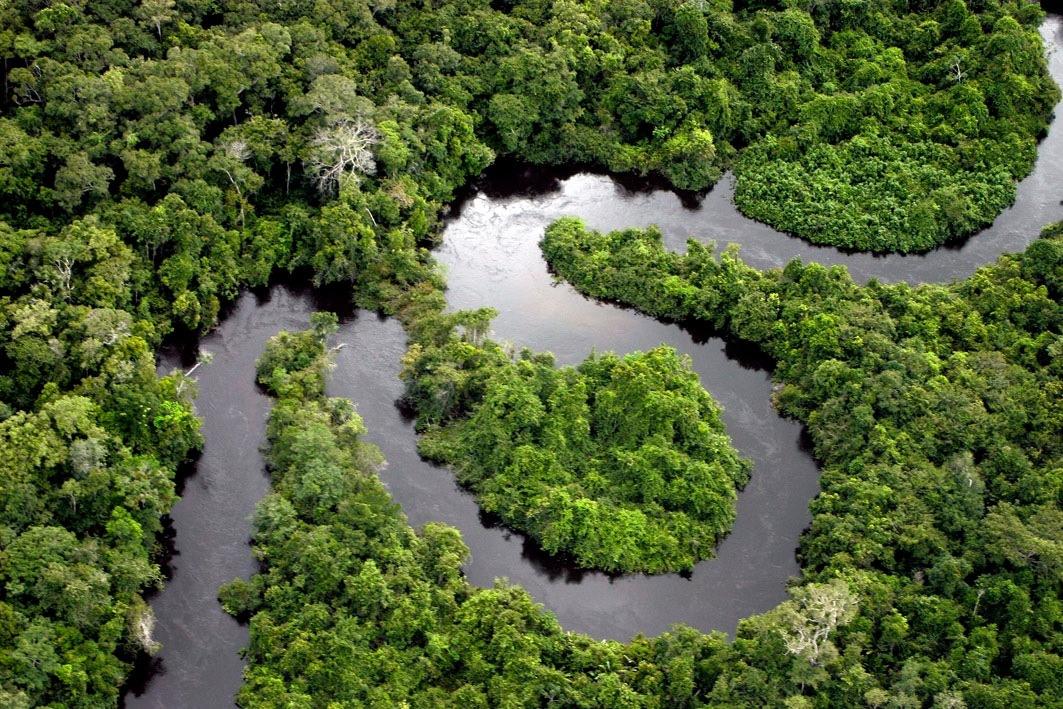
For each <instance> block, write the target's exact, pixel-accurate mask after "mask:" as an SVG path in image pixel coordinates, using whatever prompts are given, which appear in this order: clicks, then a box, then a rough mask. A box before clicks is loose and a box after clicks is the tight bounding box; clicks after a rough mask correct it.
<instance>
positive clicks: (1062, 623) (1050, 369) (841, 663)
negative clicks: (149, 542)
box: [221, 219, 1063, 707]
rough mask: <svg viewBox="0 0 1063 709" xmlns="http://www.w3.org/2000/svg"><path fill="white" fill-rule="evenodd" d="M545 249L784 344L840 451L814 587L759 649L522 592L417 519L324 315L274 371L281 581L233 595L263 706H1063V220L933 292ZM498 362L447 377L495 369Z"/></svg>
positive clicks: (827, 485) (557, 242) (471, 362)
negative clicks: (401, 503) (598, 621)
mask: <svg viewBox="0 0 1063 709" xmlns="http://www.w3.org/2000/svg"><path fill="white" fill-rule="evenodd" d="M543 246H544V251H545V253H546V254H547V256H548V258H549V259H550V261H551V263H552V265H553V266H554V267H555V268H556V269H557V270H558V272H559V274H561V275H562V276H563V277H565V278H568V279H570V280H571V281H572V282H573V283H575V284H576V285H577V286H578V287H579V288H580V289H581V290H584V291H585V292H587V293H590V294H594V295H597V296H600V297H609V298H612V299H616V300H621V301H623V302H627V303H631V304H633V305H636V306H637V307H639V308H641V309H644V310H646V311H647V312H651V313H653V314H656V315H659V316H662V317H670V318H696V319H699V320H704V321H707V322H711V323H712V324H713V325H714V326H715V327H717V328H719V329H720V330H721V331H723V332H725V333H727V334H729V335H730V336H732V337H738V338H741V339H743V340H747V341H750V342H754V343H758V344H760V345H761V346H762V347H764V349H765V350H766V351H767V352H768V354H770V355H771V356H772V357H773V358H774V359H776V361H777V369H776V376H777V377H778V378H779V380H780V382H781V383H782V384H783V386H782V388H781V389H780V391H779V393H778V403H779V405H780V406H781V407H782V408H783V409H784V410H785V411H787V412H788V413H791V414H792V415H794V416H796V417H798V418H801V419H802V420H804V421H806V422H807V423H808V426H809V429H810V430H811V432H812V435H813V438H814V440H815V445H816V455H817V456H818V457H820V458H821V459H822V460H823V461H824V462H825V468H824V472H823V480H822V483H823V493H822V494H821V495H820V496H819V497H817V498H816V500H815V502H814V505H813V512H814V518H813V525H812V527H811V529H810V530H809V531H808V532H807V534H806V535H805V538H804V539H803V541H802V545H801V551H800V554H801V559H802V562H803V566H804V572H803V576H802V578H801V579H800V581H799V583H797V584H796V585H795V586H794V587H793V588H792V589H791V598H790V600H788V601H786V602H784V603H783V604H781V605H780V606H778V607H777V608H775V609H773V610H771V611H769V612H767V613H764V614H762V615H759V616H754V617H751V618H747V619H745V620H743V621H742V622H741V623H740V624H739V628H738V631H737V637H736V638H735V640H734V641H733V642H729V641H728V640H727V639H726V638H725V637H724V636H723V635H722V634H719V633H714V634H708V635H704V634H700V633H697V632H695V631H692V630H690V629H685V628H681V627H677V628H676V629H674V630H673V631H672V632H669V633H665V634H663V635H661V636H659V637H656V638H652V639H648V638H643V637H638V638H635V639H634V640H633V641H632V642H631V643H628V644H621V643H617V642H613V641H595V640H591V639H589V638H587V637H585V636H582V635H579V634H576V633H571V632H564V631H562V629H561V628H560V627H559V626H558V624H557V623H556V621H555V620H554V619H553V617H552V616H551V615H550V614H549V613H547V612H545V611H544V610H542V608H541V607H538V606H537V605H536V604H534V603H533V601H532V600H531V599H530V598H529V597H528V595H527V594H526V593H525V592H523V591H522V590H520V589H518V588H513V587H509V586H507V585H505V584H499V585H496V587H495V588H493V589H477V588H475V587H471V586H470V585H469V584H467V583H466V582H465V581H464V580H463V579H462V577H461V574H460V564H461V561H462V559H463V558H464V555H465V554H466V553H467V551H466V549H465V547H464V546H463V545H462V543H461V540H460V536H459V535H458V534H457V533H456V532H455V531H454V530H452V529H449V528H447V527H445V526H442V525H438V524H429V525H426V526H425V528H424V529H423V530H421V532H420V533H415V532H413V531H412V530H411V529H410V528H409V527H408V525H407V524H406V523H405V521H404V519H403V517H402V515H401V513H400V511H399V510H398V509H397V508H396V506H395V505H394V504H393V503H392V502H391V501H390V499H389V497H388V495H387V494H386V491H385V490H384V489H383V487H382V486H381V485H380V483H379V480H378V479H377V478H376V477H375V475H374V474H373V471H372V466H373V465H374V464H375V463H376V462H377V460H378V458H377V455H376V454H375V453H374V452H373V451H371V450H368V449H367V447H366V446H365V445H364V444H361V443H359V442H357V437H358V435H359V434H360V433H361V431H362V426H361V424H360V420H359V419H358V418H357V415H356V414H354V413H353V411H352V409H351V407H350V405H349V404H348V403H347V402H345V401H342V400H329V399H326V398H325V397H324V394H323V392H324V379H325V377H326V376H327V367H328V362H327V354H326V349H325V344H324V343H325V338H326V337H327V335H328V332H329V331H330V324H331V323H332V322H334V321H333V320H331V319H330V318H329V317H328V316H317V320H316V327H315V329H314V330H312V331H307V332H304V333H299V334H295V335H290V334H287V333H285V334H282V335H280V336H278V337H277V338H275V339H274V340H273V341H272V342H271V343H270V345H269V347H268V348H267V352H266V354H265V355H264V357H263V360H262V361H261V363H260V366H259V377H260V381H262V382H263V383H264V384H265V385H266V386H267V387H268V389H269V390H270V391H271V393H273V394H274V396H276V397H278V400H277V403H276V405H275V408H274V412H273V414H272V416H271V419H270V425H269V438H270V452H269V460H270V464H271V470H272V473H273V477H274V485H275V490H276V492H275V493H274V494H273V495H271V496H270V497H269V498H267V499H266V500H265V501H263V503H262V504H261V505H260V508H259V512H258V513H257V516H256V521H255V522H256V537H255V544H256V551H257V554H258V556H259V558H260V559H261V560H262V562H263V564H264V566H265V569H266V570H265V572H264V573H263V574H262V575H259V576H256V577H254V578H253V579H251V580H250V581H249V582H245V581H237V582H234V583H233V584H230V585H229V586H227V587H226V588H225V589H223V591H222V596H221V597H222V599H223V602H224V603H225V605H226V607H227V608H228V609H229V610H230V611H231V612H233V613H237V614H249V615H250V616H251V629H252V641H251V646H250V648H249V652H248V657H249V660H250V663H251V664H250V667H249V669H248V673H247V677H248V683H247V684H246V685H245V687H244V689H243V691H242V694H241V697H240V701H241V704H242V705H243V706H307V707H312V706H321V707H324V706H328V705H329V703H330V702H338V703H340V704H344V703H348V704H352V705H359V704H365V705H379V706H386V705H398V704H403V703H405V704H406V705H408V706H417V707H429V706H483V707H488V706H547V705H551V704H560V705H563V706H586V707H592V706H601V707H616V706H631V707H636V706H651V707H652V706H696V705H710V706H783V705H785V706H789V707H810V706H822V707H826V706H871V707H883V706H891V707H917V706H935V707H962V706H971V707H1013V706H1022V707H1034V706H1055V705H1057V704H1059V702H1060V701H1063V685H1061V683H1060V678H1061V677H1063V672H1061V670H1063V658H1061V657H1060V648H1061V644H1063V603H1061V602H1060V591H1061V584H1063V546H1061V544H1060V539H1061V538H1063V514H1061V512H1060V509H1059V503H1060V500H1061V497H1063V477H1061V476H1060V470H1061V469H1063V465H1061V463H1063V454H1061V453H1063V452H1061V446H1063V440H1061V437H1060V436H1059V432H1060V431H1061V430H1063V396H1060V394H1061V393H1063V370H1061V369H1060V363H1061V362H1063V358H1061V357H1060V356H1059V355H1060V351H1059V349H1060V346H1061V345H1060V343H1061V342H1063V306H1061V304H1060V296H1061V294H1063V226H1057V227H1053V228H1051V229H1048V230H1046V232H1045V234H1044V235H1043V238H1042V239H1041V240H1039V241H1037V242H1035V243H1034V244H1033V245H1032V246H1031V247H1030V248H1029V249H1028V250H1027V252H1026V253H1024V254H1021V255H1015V256H1005V257H1002V258H1001V259H1000V260H999V262H998V263H996V264H995V265H991V266H987V267H984V268H983V269H981V270H979V271H978V272H977V273H976V274H975V275H973V276H972V277H971V278H969V279H967V280H965V281H963V282H960V283H957V284H955V285H951V286H921V287H919V288H912V287H910V286H907V285H903V284H900V285H889V286H886V285H881V284H878V283H874V282H872V283H871V284H869V285H868V286H857V285H855V284H853V283H852V281H851V280H850V279H849V277H848V275H847V274H846V272H845V271H844V270H843V269H840V268H830V269H828V268H824V267H822V266H818V265H809V266H805V265H802V264H800V263H799V262H793V263H791V264H790V265H789V266H787V267H786V268H785V269H783V270H777V271H770V272H761V271H756V270H754V269H751V268H749V267H747V266H745V265H744V264H742V262H741V261H740V260H739V259H738V258H737V257H736V255H735V253H734V252H733V251H729V252H727V253H725V254H724V255H723V256H722V257H721V258H719V259H716V258H714V257H713V256H712V252H711V250H710V249H708V248H706V247H704V246H700V245H699V244H697V243H696V242H691V243H690V244H689V246H688V248H689V252H688V254H687V255H682V256H681V255H677V254H675V253H671V252H668V251H666V250H665V249H664V248H663V246H662V245H661V239H660V234H659V233H657V232H656V231H654V230H652V229H651V230H645V231H638V230H630V231H624V232H616V233H613V234H608V235H603V234H599V233H595V232H590V231H587V230H586V229H585V228H584V227H583V226H582V224H580V222H579V221H578V220H574V219H569V220H562V221H560V222H558V223H556V224H555V225H554V226H552V227H551V229H550V230H549V232H548V233H547V235H546V238H545V239H544V242H543ZM489 316H490V313H484V312H477V313H455V314H436V315H435V316H431V317H425V318H423V321H424V322H427V321H429V320H433V319H434V320H436V323H435V326H434V327H430V328H426V329H423V330H420V331H419V335H420V337H419V340H420V342H421V343H428V342H432V341H434V342H437V343H447V344H448V345H449V346H450V347H451V348H457V346H458V343H465V344H466V345H467V346H468V347H469V348H471V349H478V348H480V347H482V345H480V344H477V343H478V342H479V341H480V339H481V338H482V327H477V325H478V324H479V325H481V326H482V324H483V323H484V322H485V321H486V319H487V318H489ZM459 326H460V327H459ZM455 329H458V330H460V331H461V333H462V334H461V335H460V336H459V335H456V334H455V333H454V330H455ZM415 331H416V330H415ZM428 333H430V334H428ZM421 346H422V347H424V346H426V345H425V344H421ZM422 356H423V355H420V354H419V353H418V348H417V347H414V349H413V351H412V352H411V357H412V358H414V359H417V360H419V359H420V358H421V357H422ZM483 359H484V358H483V357H482V356H480V357H470V358H468V359H467V360H464V361H463V362H461V363H458V364H455V363H456V362H458V361H459V358H456V357H452V358H450V359H449V360H447V361H445V362H441V365H440V366H439V367H438V368H437V369H436V370H435V371H436V372H437V374H440V376H449V377H450V378H451V380H452V381H454V382H457V381H460V380H462V379H465V378H476V377H480V376H483V370H484V369H485V367H484V366H483V363H482V360H483ZM529 359H530V360H531V361H532V362H533V363H534V362H535V360H536V358H535V357H534V356H532V355H530V354H527V355H525V356H524V357H523V358H520V359H518V362H526V361H528V360H529ZM437 362H440V360H437ZM542 364H543V365H544V366H547V365H548V360H546V361H543V362H542ZM518 366H520V365H518ZM525 366H528V365H525ZM549 371H556V370H549ZM442 373H447V374H445V375H444V374H442ZM437 381H438V380H437ZM444 388H445V387H444ZM475 388H476V387H460V386H458V387H455V388H454V389H453V391H454V392H455V394H456V395H457V393H458V392H462V391H470V390H475ZM434 400H435V401H438V400H437V399H434Z"/></svg>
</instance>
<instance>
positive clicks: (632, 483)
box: [403, 336, 750, 572]
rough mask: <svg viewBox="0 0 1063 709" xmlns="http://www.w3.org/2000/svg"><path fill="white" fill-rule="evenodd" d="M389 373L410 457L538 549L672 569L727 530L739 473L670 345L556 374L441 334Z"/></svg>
mask: <svg viewBox="0 0 1063 709" xmlns="http://www.w3.org/2000/svg"><path fill="white" fill-rule="evenodd" d="M403 376H404V378H405V379H406V380H407V382H408V383H409V387H408V391H407V395H406V399H407V403H408V404H409V405H411V406H412V407H413V408H414V409H415V410H416V411H418V412H419V416H418V423H419V424H420V426H421V427H422V429H425V435H424V437H423V438H422V439H421V441H420V450H421V454H422V455H424V456H425V457H427V458H429V459H431V460H435V461H438V462H442V463H449V464H451V466H452V468H453V469H454V470H455V471H456V473H457V476H458V480H459V481H460V482H461V483H462V484H464V485H467V486H469V487H470V488H471V489H472V490H473V491H474V492H476V494H477V500H478V501H479V503H480V506H481V507H482V508H483V509H485V510H487V511H488V512H492V513H494V514H497V515H498V516H499V517H500V518H501V520H502V521H503V522H505V523H506V524H507V525H508V526H510V527H513V528H515V529H518V530H521V531H526V532H528V534H530V535H531V536H532V537H533V538H534V539H536V540H537V541H538V542H539V543H540V544H541V545H542V547H543V549H545V550H546V551H547V552H549V553H551V554H556V553H558V552H567V553H568V554H570V555H571V556H572V557H573V558H574V559H575V560H576V562H577V563H578V564H579V565H581V566H585V567H589V568H597V569H605V570H607V571H650V572H661V571H678V570H684V569H689V568H691V567H692V566H693V565H694V563H695V562H697V561H698V560H700V559H703V558H706V557H708V556H711V555H712V550H713V547H715V545H716V541H717V539H718V538H719V537H720V536H722V535H723V534H724V533H725V532H727V530H729V529H730V527H731V524H732V523H733V522H734V515H735V510H734V503H735V499H736V497H737V492H736V488H738V487H740V486H742V485H744V484H745V482H746V480H748V477H749V468H750V464H749V462H748V461H745V460H743V459H741V458H739V456H738V453H737V451H735V450H734V448H733V447H732V446H731V443H730V440H729V439H728V437H727V434H726V432H725V431H724V428H723V422H722V421H721V420H720V411H719V407H718V406H717V405H716V403H715V402H714V401H713V400H712V397H711V396H710V395H709V393H708V392H706V391H705V390H704V389H703V388H702V386H701V384H700V382H699V381H698V376H697V374H695V373H694V372H693V370H691V368H690V363H689V361H687V360H684V359H682V358H680V357H679V356H678V355H677V354H676V352H675V350H672V349H671V348H668V347H659V348H657V349H654V350H651V351H649V352H645V353H643V352H636V353H634V354H630V355H628V356H626V357H623V358H621V357H617V356H616V355H611V354H606V355H600V356H599V355H592V356H591V357H590V358H588V359H587V360H586V361H584V362H583V363H582V364H581V365H580V366H579V367H577V368H572V367H565V368H562V369H557V368H555V367H554V366H553V361H552V358H550V357H549V355H535V354H533V353H531V352H528V351H525V352H522V353H521V355H520V357H519V358H518V359H516V361H514V360H512V359H510V357H509V356H507V354H506V353H505V352H504V350H503V349H502V348H501V347H500V346H499V345H497V344H495V343H493V342H490V341H488V342H485V343H482V344H477V343H476V342H475V338H474V341H469V338H468V336H466V337H465V338H459V337H457V336H452V337H451V338H450V339H449V340H448V341H447V342H446V343H445V344H444V345H443V346H441V347H429V348H422V347H421V346H416V345H415V346H414V348H413V349H412V350H411V351H410V353H409V354H408V355H407V363H406V368H405V371H404V373H403ZM466 409H467V410H466ZM439 423H443V424H444V425H442V426H440V425H438V424H439Z"/></svg>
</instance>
